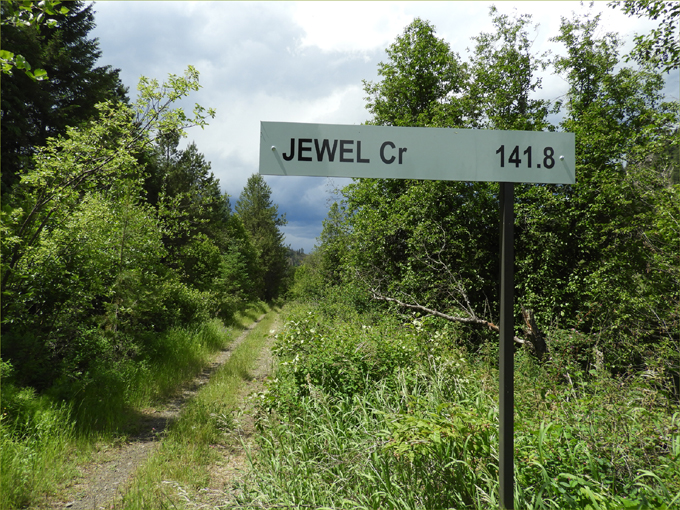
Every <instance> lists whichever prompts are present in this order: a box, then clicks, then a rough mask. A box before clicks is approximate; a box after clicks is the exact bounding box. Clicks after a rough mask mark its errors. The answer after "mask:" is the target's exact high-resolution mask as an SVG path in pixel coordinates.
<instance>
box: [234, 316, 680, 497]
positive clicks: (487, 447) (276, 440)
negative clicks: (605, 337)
mask: <svg viewBox="0 0 680 510" xmlns="http://www.w3.org/2000/svg"><path fill="white" fill-rule="evenodd" d="M357 318H358V321H357V322H355V323H353V324H347V323H344V322H343V321H342V318H341V317H339V316H338V315H333V316H329V315H328V314H326V313H324V311H323V309H322V308H321V307H316V308H307V309H297V310H295V311H294V312H293V313H292V315H291V317H290V319H291V320H290V321H289V322H288V324H287V326H286V329H285V331H284V332H282V333H281V334H280V335H279V338H278V343H277V346H276V352H277V353H278V355H279V356H280V364H279V368H278V370H277V373H276V379H275V380H274V381H273V382H272V383H271V384H270V386H269V387H268V390H267V391H266V392H265V393H264V394H262V395H259V396H258V400H259V401H260V402H261V408H260V418H259V420H260V421H259V426H260V429H261V431H262V436H261V439H260V446H261V451H260V453H259V455H258V457H257V458H256V460H255V462H256V469H255V470H254V473H255V475H254V476H255V481H254V487H253V492H251V493H246V496H244V498H243V503H244V504H246V503H248V504H253V503H257V504H265V505H271V504H281V505H300V506H301V505H311V506H312V507H333V508H489V507H494V506H497V505H498V467H497V466H498V451H497V445H498V425H497V424H498V404H497V403H498V371H497V368H496V367H497V364H496V363H497V362H494V360H493V358H494V352H495V351H494V350H493V349H489V350H484V349H482V350H480V352H479V353H478V354H470V353H467V352H466V351H465V350H464V349H462V348H460V347H457V345H460V346H462V345H465V344H466V343H465V342H464V340H463V339H458V338H456V336H455V331H453V332H452V330H448V329H447V328H445V327H442V328H439V327H438V323H437V321H423V320H422V319H419V318H410V319H409V320H404V319H403V318H402V321H401V323H398V322H395V321H394V320H392V319H386V320H383V321H376V320H375V316H373V318H372V319H371V318H367V317H360V316H359V317H357ZM582 340H583V341H582V342H581V344H580V345H579V349H583V348H586V346H587V339H582ZM590 345H591V349H592V345H593V344H592V343H591V344H590ZM565 347H566V345H565ZM487 351H488V352H487ZM563 351H564V349H563ZM577 354H578V356H580V359H579V358H578V357H576V356H573V355H571V356H570V355H569V353H568V352H562V351H559V350H558V351H557V352H556V353H555V356H554V357H553V358H552V359H551V360H548V361H547V362H544V363H543V364H539V363H538V362H537V361H536V360H535V359H534V358H532V357H531V356H530V355H529V354H528V353H527V352H525V351H522V350H519V351H518V352H517V353H516V366H517V368H516V372H515V382H516V391H515V395H516V405H515V413H516V420H515V460H516V466H515V473H516V475H515V480H516V490H515V506H516V507H517V508H532V509H538V508H592V509H596V508H602V509H605V508H606V509H608V508H665V507H668V508H671V507H673V505H675V506H678V505H680V477H679V475H678V473H680V456H679V455H678V453H679V452H680V429H679V428H678V426H679V425H680V418H679V416H680V413H678V409H677V403H675V402H674V400H673V399H672V398H671V396H670V395H669V394H668V393H667V392H666V391H665V390H664V388H663V385H661V384H660V382H659V381H658V380H656V376H655V375H654V374H650V373H646V374H629V375H628V376H627V377H621V376H612V375H611V374H609V373H608V372H606V370H605V366H604V365H603V364H601V363H598V362H597V361H598V354H597V352H595V353H591V354H588V353H586V352H584V351H580V353H577ZM591 359H592V360H593V361H592V362H591V361H590V360H591ZM584 360H585V362H584Z"/></svg>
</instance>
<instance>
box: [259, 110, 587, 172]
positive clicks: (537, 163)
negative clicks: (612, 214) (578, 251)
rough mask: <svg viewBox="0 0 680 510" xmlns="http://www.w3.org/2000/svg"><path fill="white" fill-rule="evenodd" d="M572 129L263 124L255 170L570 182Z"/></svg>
mask: <svg viewBox="0 0 680 510" xmlns="http://www.w3.org/2000/svg"><path fill="white" fill-rule="evenodd" d="M574 147H575V143H574V134H573V133H547V132H542V131H495V130H483V129H455V128H412V127H387V126H362V125H360V126H348V125H337V124H302V123H294V122H261V123H260V174H263V175H312V176H320V177H373V178H389V179H430V180H447V181H496V182H529V183H551V184H574V182H575V175H576V171H575V148H574Z"/></svg>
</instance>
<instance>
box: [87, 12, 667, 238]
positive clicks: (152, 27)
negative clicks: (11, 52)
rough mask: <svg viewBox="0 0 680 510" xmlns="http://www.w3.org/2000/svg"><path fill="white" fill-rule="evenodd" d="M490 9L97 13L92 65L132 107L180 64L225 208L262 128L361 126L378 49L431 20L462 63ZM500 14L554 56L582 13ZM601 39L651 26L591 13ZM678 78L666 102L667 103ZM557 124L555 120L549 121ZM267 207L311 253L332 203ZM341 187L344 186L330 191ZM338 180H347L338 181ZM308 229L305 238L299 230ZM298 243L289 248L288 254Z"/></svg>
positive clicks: (302, 199) (253, 168)
mask: <svg viewBox="0 0 680 510" xmlns="http://www.w3.org/2000/svg"><path fill="white" fill-rule="evenodd" d="M490 5H491V2H489V3H487V2H475V1H473V2H410V1H405V2H372V1H371V2H325V1H324V2H100V3H96V4H95V7H94V10H95V11H96V14H95V22H96V28H95V29H94V30H93V31H92V32H91V36H94V37H98V38H99V43H100V49H101V51H102V57H101V59H100V65H111V66H112V67H114V68H119V69H121V79H122V80H123V82H124V83H125V85H127V86H128V87H130V95H131V97H134V96H135V88H136V85H137V82H138V79H139V77H140V76H141V75H145V76H148V77H152V78H157V79H159V80H163V79H165V78H166V77H167V75H168V73H174V74H181V73H183V71H184V70H185V69H186V67H187V66H188V65H194V66H195V67H196V68H197V69H198V71H199V72H200V73H201V76H200V82H201V85H202V87H203V88H202V89H201V90H200V91H199V92H197V93H195V94H192V96H191V97H190V98H189V99H188V100H186V101H183V102H182V103H181V106H182V107H183V108H185V109H187V110H191V109H192V108H193V104H194V103H195V102H198V103H200V104H201V105H203V106H205V107H213V108H215V109H216V110H217V116H216V118H215V119H213V120H212V121H211V123H210V125H209V126H208V127H206V128H205V129H204V130H200V129H192V130H190V131H189V133H188V139H187V140H186V143H189V142H190V141H195V142H196V145H197V147H198V150H199V151H200V152H201V153H203V154H204V155H205V157H206V159H207V160H208V161H210V162H211V165H212V171H213V173H214V174H215V176H216V177H217V178H219V179H220V183H221V186H222V189H223V191H225V192H227V193H229V194H230V195H231V196H232V199H231V202H232V204H234V203H235V202H236V200H237V199H238V195H239V194H240V192H241V190H242V189H243V187H244V186H245V184H246V182H247V179H248V177H249V176H250V175H252V174H253V173H256V172H257V171H258V164H259V161H258V158H259V140H260V121H263V120H266V121H287V122H311V123H317V122H318V123H330V124H359V123H361V122H363V121H366V120H368V118H369V114H368V112H367V111H366V110H365V99H364V98H365V93H364V92H363V86H362V80H368V81H376V80H377V79H378V76H377V66H378V63H379V62H380V61H381V60H382V61H385V60H386V55H385V48H386V47H387V46H388V45H389V44H391V43H392V42H394V40H395V38H396V37H397V36H398V35H400V34H401V33H403V31H404V28H405V27H406V26H407V25H408V24H409V23H410V22H411V21H412V20H413V19H414V18H415V17H420V18H422V19H425V20H428V21H430V22H431V23H432V24H434V25H435V27H436V29H437V36H438V37H440V38H443V39H444V40H445V41H447V42H448V43H449V44H450V46H451V49H452V50H453V51H455V52H457V53H459V54H460V57H461V58H462V59H467V57H468V52H467V50H466V49H467V48H470V49H472V48H473V47H474V41H473V40H472V39H471V38H472V37H473V36H476V35H478V34H479V33H480V32H491V31H492V30H493V27H492V24H491V18H490V17H489V6H490ZM496 6H497V8H498V10H499V12H500V13H502V14H508V15H515V14H522V13H531V14H532V15H533V18H532V21H533V22H534V23H537V24H539V26H538V28H537V29H536V31H534V32H532V36H533V37H534V43H533V44H534V46H533V49H534V50H535V51H536V52H539V53H540V52H543V51H546V50H551V51H552V52H553V55H554V54H558V53H560V52H563V49H562V48H561V46H560V45H559V44H556V43H552V42H550V38H551V37H554V36H555V35H557V34H558V31H559V26H560V17H561V16H565V17H567V18H571V17H572V16H571V12H572V11H576V12H585V11H586V10H587V7H585V6H581V5H580V3H579V2H553V1H551V2H535V1H532V2H496ZM593 10H594V11H595V12H602V20H603V22H602V28H601V31H602V32H606V31H615V32H618V33H620V34H621V36H622V38H624V40H626V41H627V42H626V43H625V44H624V46H623V48H622V51H623V52H626V51H628V50H629V49H630V47H631V42H630V39H632V35H633V33H634V32H636V31H637V32H646V31H648V30H649V28H651V27H652V26H653V25H654V22H651V21H649V20H640V19H638V18H630V17H627V16H625V15H624V14H622V13H621V12H620V10H614V9H611V8H609V7H607V4H606V3H604V2H601V3H595V5H594V7H593ZM542 78H543V90H541V91H540V92H539V93H538V94H537V97H538V98H541V99H543V98H545V99H551V100H555V99H558V98H559V97H560V96H562V95H564V93H565V92H566V89H567V87H566V82H565V81H564V80H563V78H561V77H559V76H557V75H552V74H549V73H546V74H545V75H543V77H542ZM677 84H678V73H677V72H676V73H675V74H674V75H673V76H670V77H669V80H668V86H667V89H666V90H667V91H670V94H672V95H673V96H674V97H675V98H677V95H678V93H677V90H678V85H677ZM553 120H554V121H557V120H558V119H557V118H555V119H553ZM266 180H267V182H268V183H269V184H270V186H271V187H272V194H273V198H274V201H275V202H276V203H277V204H278V205H279V210H280V212H282V213H284V212H285V213H286V216H287V218H288V220H289V225H288V226H287V227H285V228H284V229H283V230H284V232H285V233H286V236H287V237H286V238H287V240H288V242H289V243H290V244H291V245H292V246H293V248H298V247H303V248H304V249H305V251H308V250H311V248H312V247H313V244H314V239H315V237H316V236H318V235H319V233H320V232H321V223H322V221H323V219H324V218H325V216H326V213H327V210H328V200H329V198H331V195H330V194H329V193H328V191H327V190H326V188H327V187H328V184H327V182H325V181H324V180H323V179H318V178H304V177H298V178H294V177H285V178H282V177H273V176H270V177H266ZM336 181H338V182H340V183H342V184H344V183H343V182H342V181H343V180H340V179H338V180H336ZM344 181H347V182H348V180H344ZM305 229H306V230H305ZM298 242H299V243H302V244H300V245H296V244H295V243H298Z"/></svg>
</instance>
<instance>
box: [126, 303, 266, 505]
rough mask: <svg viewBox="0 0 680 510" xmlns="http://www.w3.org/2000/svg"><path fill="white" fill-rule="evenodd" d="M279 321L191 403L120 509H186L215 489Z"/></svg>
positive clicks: (256, 333)
mask: <svg viewBox="0 0 680 510" xmlns="http://www.w3.org/2000/svg"><path fill="white" fill-rule="evenodd" d="M276 316H277V313H276V311H275V310H274V311H270V312H269V314H268V315H267V316H266V317H265V318H264V319H263V320H262V321H261V322H260V323H259V324H258V325H257V326H256V327H255V328H254V329H253V330H252V331H251V332H250V333H249V334H248V336H247V338H246V339H245V340H244V341H243V342H242V343H241V344H240V345H239V346H238V347H237V348H236V350H235V351H234V352H233V353H232V354H231V356H230V357H229V359H228V360H227V361H226V363H225V364H224V365H222V367H220V368H219V369H218V371H217V372H216V373H215V374H214V375H213V376H212V377H211V379H210V382H209V383H208V384H207V385H206V386H204V387H203V388H202V389H201V390H200V391H199V393H198V394H197V395H196V397H195V398H194V399H193V400H191V401H190V402H189V403H188V405H187V407H186V409H185V410H184V411H183V412H182V414H181V416H180V418H179V420H178V421H177V422H175V423H174V424H173V425H172V426H171V427H170V430H169V431H168V433H167V435H166V437H165V438H164V439H163V442H162V444H161V446H160V448H159V450H158V451H157V452H156V453H155V454H154V455H153V456H152V457H151V458H150V459H149V460H148V461H147V463H146V464H145V465H144V466H142V467H141V468H140V469H139V470H138V471H137V472H136V475H135V479H134V481H133V483H132V485H131V487H130V488H129V489H128V491H127V493H126V494H125V495H124V497H123V500H122V502H118V503H117V504H116V506H115V507H116V508H120V507H122V508H124V509H142V508H143V509H149V508H182V507H183V503H184V502H185V499H183V496H185V495H187V494H189V495H191V494H192V493H195V492H196V491H198V490H199V489H201V488H205V487H207V486H208V485H209V484H210V479H211V476H210V467H211V466H212V465H213V464H214V463H215V462H216V461H217V460H218V459H220V457H221V455H220V454H219V453H218V450H219V449H220V448H221V447H223V446H229V445H230V442H231V441H233V439H230V438H231V436H230V432H231V431H233V429H234V423H233V417H232V416H233V411H234V410H235V409H236V407H237V406H238V403H239V401H240V398H241V397H242V396H243V395H242V393H243V387H244V383H245V382H247V381H249V380H251V379H252V376H251V372H250V371H251V370H252V367H253V364H254V362H255V360H256V359H257V358H258V356H259V354H260V352H261V350H262V348H263V346H264V345H265V344H266V342H267V341H268V340H269V338H270V336H271V333H270V328H271V327H272V324H273V322H274V320H275V319H276Z"/></svg>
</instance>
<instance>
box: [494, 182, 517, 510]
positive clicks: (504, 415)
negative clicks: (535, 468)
mask: <svg viewBox="0 0 680 510" xmlns="http://www.w3.org/2000/svg"><path fill="white" fill-rule="evenodd" d="M499 184H500V206H501V310H500V311H501V326H500V329H501V334H500V351H499V385H500V393H499V412H500V431H499V436H498V437H499V445H498V461H499V466H498V468H499V469H498V476H499V484H500V503H501V508H504V509H508V510H510V509H513V508H514V498H513V496H514V464H513V453H514V437H513V435H514V408H515V404H514V392H515V388H514V379H513V375H514V348H515V346H514V336H515V324H514V316H513V300H514V296H515V273H514V259H515V251H514V246H513V245H514V223H515V212H514V192H515V185H514V183H511V182H501V183H499Z"/></svg>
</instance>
